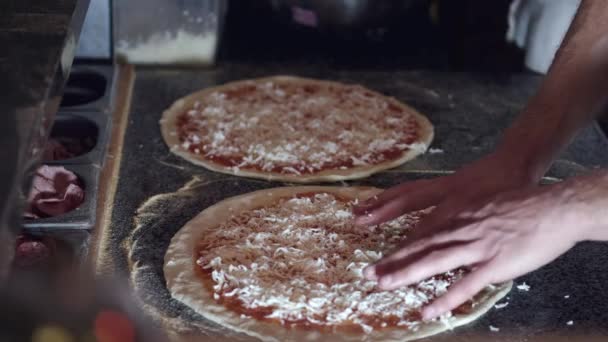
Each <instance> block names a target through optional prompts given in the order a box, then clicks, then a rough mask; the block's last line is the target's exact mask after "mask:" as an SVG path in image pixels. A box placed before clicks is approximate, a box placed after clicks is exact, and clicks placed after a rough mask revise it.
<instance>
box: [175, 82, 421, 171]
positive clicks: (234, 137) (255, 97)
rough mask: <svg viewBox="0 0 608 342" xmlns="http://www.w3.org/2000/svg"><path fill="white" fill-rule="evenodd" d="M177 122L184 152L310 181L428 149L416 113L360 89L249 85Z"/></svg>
mask: <svg viewBox="0 0 608 342" xmlns="http://www.w3.org/2000/svg"><path fill="white" fill-rule="evenodd" d="M179 122H181V123H178V127H177V129H178V132H179V138H180V143H181V145H180V146H181V148H183V149H185V150H188V151H190V152H191V153H196V154H200V155H202V156H204V157H206V158H209V159H210V160H219V159H221V160H222V161H223V162H228V163H229V164H230V165H227V166H229V167H233V170H235V171H236V170H240V169H256V170H262V171H272V172H280V173H283V174H293V175H301V174H311V173H316V172H320V171H322V170H326V169H344V168H350V167H356V166H365V165H375V164H378V163H381V162H385V161H387V160H392V159H393V158H399V157H400V156H401V155H402V153H404V152H406V151H408V150H416V151H418V152H424V151H425V150H426V148H427V146H426V144H422V143H420V142H417V140H416V139H417V138H418V129H419V124H418V122H417V121H416V119H415V118H414V117H413V115H412V114H411V113H409V112H408V111H407V110H406V109H404V108H403V107H401V106H399V105H397V104H396V101H394V100H392V99H390V98H387V97H383V96H378V95H377V94H375V93H372V92H370V91H369V90H367V89H365V88H363V87H360V86H355V85H343V86H336V85H327V84H324V83H318V82H313V81H310V83H306V82H305V81H301V82H299V83H294V82H285V81H277V82H270V81H269V82H265V83H254V82H246V81H245V82H242V83H241V84H240V85H239V86H235V88H233V89H226V90H224V91H217V92H213V93H211V94H209V95H207V96H206V97H203V98H201V99H200V101H199V102H197V103H195V105H194V106H193V107H192V108H188V109H186V110H185V113H184V114H183V115H182V116H181V117H180V120H179ZM194 148H196V149H197V150H198V152H196V151H195V150H194Z"/></svg>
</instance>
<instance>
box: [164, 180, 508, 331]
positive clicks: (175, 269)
mask: <svg viewBox="0 0 608 342" xmlns="http://www.w3.org/2000/svg"><path fill="white" fill-rule="evenodd" d="M378 192H379V189H375V188H358V187H351V188H345V187H341V188H340V187H310V186H309V187H286V188H274V189H269V190H261V191H256V192H252V193H249V194H246V195H242V196H237V197H233V198H230V199H227V200H224V201H222V202H220V203H218V204H216V205H213V206H211V207H209V208H207V209H205V210H204V211H203V212H201V213H200V214H199V215H198V216H196V217H195V218H194V219H192V220H191V221H190V222H188V223H187V224H186V225H185V226H184V227H183V228H182V229H181V230H180V231H179V232H178V233H177V234H176V235H175V236H174V237H173V239H172V240H171V244H170V246H169V248H168V250H167V252H166V254H165V265H164V275H165V278H166V282H167V288H168V289H169V291H170V292H171V295H172V296H173V298H175V299H177V300H178V301H181V302H182V303H184V304H186V305H187V306H189V307H191V308H192V309H193V310H195V311H196V312H197V313H199V314H200V315H202V316H203V317H204V318H206V319H207V320H210V321H213V322H215V323H218V324H220V325H223V326H225V327H228V328H230V329H232V330H235V331H238V332H242V333H245V334H248V335H250V336H253V337H256V338H258V339H261V340H264V341H301V340H307V339H314V340H316V341H360V340H367V341H407V340H412V339H416V338H420V337H424V336H429V335H432V334H436V333H440V332H442V331H445V330H447V329H451V328H452V327H456V326H459V325H463V324H467V323H469V322H471V321H473V320H474V319H476V318H478V317H479V316H481V315H482V314H483V313H485V312H486V311H487V310H489V309H490V308H491V307H492V306H493V305H494V304H495V303H496V302H497V301H498V300H499V299H500V298H502V297H503V296H504V295H506V293H507V292H508V291H509V290H510V288H511V283H510V282H509V283H504V284H500V285H497V286H489V287H487V288H485V289H484V290H483V291H482V292H480V293H479V294H478V295H476V296H475V297H474V298H473V299H471V300H470V301H469V302H467V303H465V304H464V305H462V306H461V307H459V308H457V309H456V310H454V311H453V312H452V313H449V314H447V315H444V316H442V317H441V318H440V319H436V320H433V321H422V320H421V316H420V310H421V308H422V307H423V306H424V305H425V304H427V303H429V302H431V301H432V300H433V299H434V298H437V297H438V296H440V295H442V294H443V293H445V292H446V291H447V289H448V288H449V287H450V285H451V284H452V283H454V282H455V281H458V280H459V279H460V278H461V277H462V276H463V275H464V274H465V273H466V271H465V270H461V269H458V270H454V271H451V272H448V273H445V274H440V275H436V276H434V277H432V278H429V279H426V280H424V281H421V282H419V283H418V284H415V285H411V286H407V287H402V288H400V289H397V290H393V291H381V290H379V289H378V288H377V286H376V285H377V283H376V282H375V281H369V280H366V279H365V278H364V277H363V275H362V270H363V268H365V267H366V266H367V265H369V264H370V263H373V262H375V261H377V260H379V259H380V258H382V256H383V255H385V253H387V252H388V251H390V250H391V249H393V248H395V246H396V245H397V244H398V242H399V241H401V240H403V239H404V238H406V236H407V234H408V232H409V231H410V230H411V229H413V228H414V226H415V225H416V223H417V222H418V220H419V219H420V218H421V217H422V216H424V215H425V214H427V212H428V211H419V212H414V213H411V214H407V215H404V216H402V217H399V218H398V219H395V220H393V221H391V222H387V223H384V224H381V225H379V226H377V227H375V230H374V231H373V232H372V231H368V230H365V229H362V228H361V227H355V225H354V220H353V216H352V214H351V208H352V206H353V205H354V204H355V203H356V202H357V201H358V200H359V199H365V198H369V197H370V196H373V195H375V194H377V193H378Z"/></svg>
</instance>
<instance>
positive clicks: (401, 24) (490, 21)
mask: <svg viewBox="0 0 608 342" xmlns="http://www.w3.org/2000/svg"><path fill="white" fill-rule="evenodd" d="M380 1H382V0H380ZM509 4H510V0H492V1H487V0H442V1H431V0H420V1H418V2H417V3H416V4H414V5H413V7H412V8H411V9H410V10H409V11H407V12H406V13H404V14H403V15H402V18H399V20H396V21H393V22H391V23H388V24H387V27H386V28H387V30H386V32H385V34H383V35H369V34H366V33H364V32H352V31H350V30H342V31H340V32H320V31H319V30H316V29H311V28H307V27H304V26H297V25H295V24H293V23H290V22H289V14H287V13H286V14H285V15H277V14H276V13H275V12H273V10H272V9H271V7H270V5H269V4H268V2H267V1H231V2H230V8H229V11H228V15H227V18H226V22H225V26H224V27H225V30H224V35H223V38H222V45H221V47H220V54H219V62H220V63H221V62H226V61H230V62H252V61H258V62H261V63H268V62H275V63H298V62H300V63H322V64H329V65H331V66H335V67H337V68H365V69H370V68H382V69H387V68H401V69H403V68H408V69H409V68H416V69H421V68H424V69H434V70H449V71H456V70H457V71H486V70H491V71H502V72H513V71H521V70H523V52H522V51H521V50H519V49H518V48H516V47H515V46H513V45H510V44H507V43H506V41H505V34H506V31H507V13H508V9H509ZM433 6H435V9H436V12H435V13H436V14H437V15H436V20H433V19H431V15H430V12H431V11H432V10H431V8H432V7H433Z"/></svg>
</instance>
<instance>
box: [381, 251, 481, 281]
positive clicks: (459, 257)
mask: <svg viewBox="0 0 608 342" xmlns="http://www.w3.org/2000/svg"><path fill="white" fill-rule="evenodd" d="M483 255H484V253H483V249H481V248H479V247H478V246H476V245H475V243H459V244H455V245H454V244H453V245H452V247H448V248H442V249H438V250H435V251H432V252H430V253H427V254H426V255H425V256H423V257H422V258H419V259H417V260H415V261H412V259H410V260H405V262H404V263H402V262H401V261H403V260H398V261H395V262H394V263H397V264H400V265H399V268H398V269H397V270H394V271H393V272H390V273H387V274H385V275H382V276H380V279H379V280H378V286H379V287H380V288H381V289H382V290H387V291H390V290H394V289H396V288H399V287H402V286H406V285H410V284H413V283H417V282H419V281H422V280H424V279H427V278H429V277H432V276H434V275H436V274H439V273H444V272H448V271H451V270H453V269H456V268H458V267H460V266H465V265H471V264H476V263H479V262H481V261H483Z"/></svg>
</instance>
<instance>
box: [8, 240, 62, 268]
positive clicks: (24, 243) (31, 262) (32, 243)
mask: <svg viewBox="0 0 608 342" xmlns="http://www.w3.org/2000/svg"><path fill="white" fill-rule="evenodd" d="M54 254H55V242H54V241H53V240H52V239H51V238H48V237H43V238H34V237H31V236H26V235H19V236H18V237H17V243H16V244H15V258H14V259H13V266H14V267H16V268H31V267H44V266H47V265H48V264H49V263H50V261H51V258H52V257H53V255H54Z"/></svg>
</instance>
